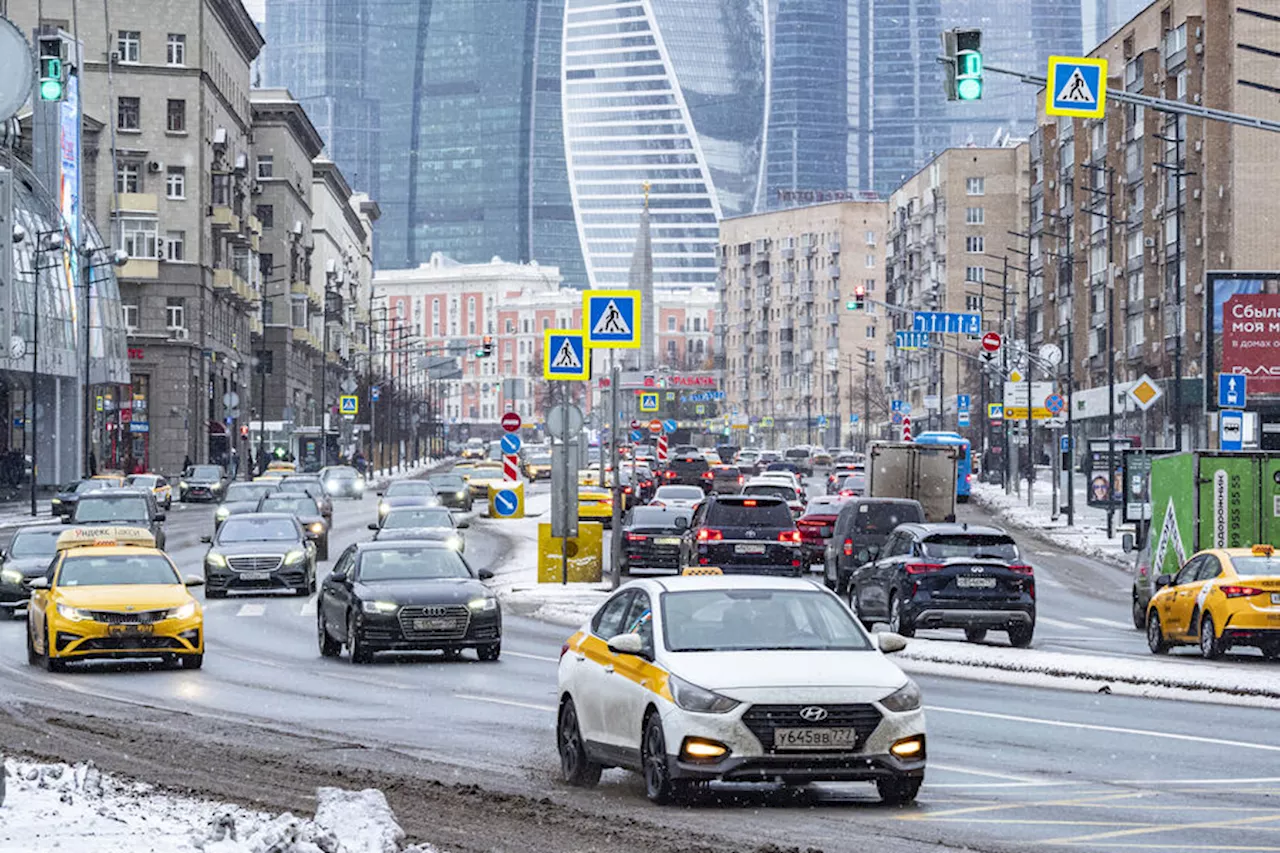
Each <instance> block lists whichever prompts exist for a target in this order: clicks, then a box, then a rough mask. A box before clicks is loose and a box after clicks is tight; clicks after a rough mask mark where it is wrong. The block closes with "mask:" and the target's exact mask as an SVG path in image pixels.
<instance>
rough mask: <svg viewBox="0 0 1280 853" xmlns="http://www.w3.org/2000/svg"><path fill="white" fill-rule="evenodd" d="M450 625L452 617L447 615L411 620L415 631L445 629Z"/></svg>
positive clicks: (451, 625) (450, 626) (451, 624)
mask: <svg viewBox="0 0 1280 853" xmlns="http://www.w3.org/2000/svg"><path fill="white" fill-rule="evenodd" d="M452 627H453V619H452V618H450V617H448V616H446V617H444V618H435V619H414V620H413V630H415V631H447V630H448V629H450V628H452Z"/></svg>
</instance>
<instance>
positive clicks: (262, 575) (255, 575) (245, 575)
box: [240, 572, 271, 581]
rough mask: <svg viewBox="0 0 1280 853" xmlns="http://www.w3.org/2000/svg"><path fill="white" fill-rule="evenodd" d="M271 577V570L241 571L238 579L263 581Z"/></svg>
mask: <svg viewBox="0 0 1280 853" xmlns="http://www.w3.org/2000/svg"><path fill="white" fill-rule="evenodd" d="M269 577H271V572H241V573H240V579H241V580H246V581H264V580H266V579H267V578H269Z"/></svg>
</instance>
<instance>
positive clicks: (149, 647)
mask: <svg viewBox="0 0 1280 853" xmlns="http://www.w3.org/2000/svg"><path fill="white" fill-rule="evenodd" d="M55 548H56V556H55V557H54V559H53V563H52V564H51V565H50V567H49V572H48V573H47V574H46V575H45V576H44V577H40V578H36V579H35V580H33V581H32V582H31V584H30V586H31V604H30V607H29V609H28V611H27V662H28V663H30V664H32V665H33V666H36V665H40V664H43V665H44V666H45V668H46V669H48V670H49V671H50V672H56V671H59V670H61V669H63V668H64V667H65V666H66V664H67V662H68V661H76V660H88V659H94V658H138V657H163V658H164V659H165V661H166V663H168V664H170V665H172V666H181V667H183V668H184V669H199V668H200V666H201V665H202V664H203V663H204V614H203V612H202V611H201V609H200V603H199V602H198V601H196V599H195V597H194V596H192V595H191V593H190V591H189V590H188V587H193V586H200V585H201V584H203V583H204V581H203V580H202V579H201V578H198V577H194V576H191V577H187V578H185V579H184V578H183V577H182V575H181V574H179V573H178V568H177V566H175V565H174V564H173V561H172V560H171V559H169V556H168V555H167V554H165V552H164V551H161V550H160V549H159V548H157V547H156V540H155V537H154V536H152V535H151V533H150V532H149V531H147V530H145V529H142V528H138V527H81V528H75V529H72V530H68V531H67V532H65V533H63V534H62V535H60V536H59V537H58V541H57V544H56V546H55Z"/></svg>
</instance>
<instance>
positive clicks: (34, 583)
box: [27, 578, 49, 589]
mask: <svg viewBox="0 0 1280 853" xmlns="http://www.w3.org/2000/svg"><path fill="white" fill-rule="evenodd" d="M27 588H28V589H48V588H49V579H48V578H33V579H32V580H30V581H28V582H27Z"/></svg>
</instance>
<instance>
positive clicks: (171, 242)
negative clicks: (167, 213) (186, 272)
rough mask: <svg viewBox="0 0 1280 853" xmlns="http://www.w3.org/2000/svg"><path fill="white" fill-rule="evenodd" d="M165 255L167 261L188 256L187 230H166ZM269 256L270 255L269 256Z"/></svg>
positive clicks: (183, 258)
mask: <svg viewBox="0 0 1280 853" xmlns="http://www.w3.org/2000/svg"><path fill="white" fill-rule="evenodd" d="M164 257H165V260H167V261H182V260H186V257H187V232H185V231H166V232H164ZM268 257H269V256H268Z"/></svg>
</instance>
